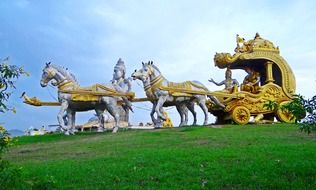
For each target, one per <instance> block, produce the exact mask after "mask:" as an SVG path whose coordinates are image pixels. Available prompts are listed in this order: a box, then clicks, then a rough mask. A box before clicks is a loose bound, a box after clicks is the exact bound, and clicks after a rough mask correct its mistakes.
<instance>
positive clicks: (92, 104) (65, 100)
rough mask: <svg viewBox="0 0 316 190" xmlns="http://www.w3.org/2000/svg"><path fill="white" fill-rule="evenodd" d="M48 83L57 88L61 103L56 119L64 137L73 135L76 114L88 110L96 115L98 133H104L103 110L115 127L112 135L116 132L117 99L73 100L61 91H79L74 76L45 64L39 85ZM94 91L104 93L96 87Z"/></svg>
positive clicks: (117, 122) (106, 97)
mask: <svg viewBox="0 0 316 190" xmlns="http://www.w3.org/2000/svg"><path fill="white" fill-rule="evenodd" d="M49 81H51V83H52V84H53V85H54V86H57V87H58V100H59V102H60V103H61V107H60V111H59V113H58V115H57V119H58V122H59V125H60V126H61V128H62V129H63V130H64V131H65V134H66V135H69V134H74V127H75V116H76V112H78V111H88V110H95V111H96V114H97V115H98V118H99V122H100V126H99V128H98V132H102V131H104V118H103V112H104V111H105V110H107V111H108V112H109V113H110V114H111V115H112V116H113V117H114V120H115V126H114V128H113V133H116V132H117V130H118V127H119V111H118V109H117V101H118V98H115V97H110V96H98V98H97V100H94V101H77V100H73V94H71V93H65V92H63V91H71V90H76V89H80V86H79V84H78V82H77V81H76V79H75V77H74V75H73V74H71V73H69V71H68V70H66V69H64V68H62V67H59V66H56V65H52V64H50V63H46V66H45V67H44V69H43V74H42V79H41V81H40V84H41V86H42V87H46V86H47V84H48V82H49ZM108 88H112V87H108ZM112 89H113V88H112ZM96 91H97V92H106V91H105V90H104V89H102V88H98V87H97V89H96ZM83 96H84V95H83ZM65 112H66V113H67V121H68V122H67V124H65V121H64V119H63V116H64V113H65Z"/></svg>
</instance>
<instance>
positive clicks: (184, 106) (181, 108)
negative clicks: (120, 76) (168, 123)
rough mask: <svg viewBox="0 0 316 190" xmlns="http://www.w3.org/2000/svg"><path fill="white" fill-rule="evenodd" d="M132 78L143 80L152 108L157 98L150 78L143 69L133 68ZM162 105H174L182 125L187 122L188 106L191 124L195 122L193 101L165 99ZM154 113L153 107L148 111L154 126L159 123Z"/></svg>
mask: <svg viewBox="0 0 316 190" xmlns="http://www.w3.org/2000/svg"><path fill="white" fill-rule="evenodd" d="M132 78H133V79H134V80H136V79H138V80H141V81H142V82H143V86H144V90H145V93H146V96H147V98H149V99H150V102H151V103H152V104H153V108H154V107H156V105H157V100H158V99H157V98H156V97H155V95H154V94H153V93H152V90H151V86H150V80H149V77H147V78H146V77H144V75H143V70H142V69H141V70H139V71H137V70H135V71H134V73H132ZM163 106H164V107H169V106H176V108H177V111H178V113H179V115H180V118H181V121H180V124H179V126H184V125H187V124H188V108H189V110H190V111H191V112H192V114H193V117H194V122H193V125H195V124H196V112H195V111H194V102H191V101H189V102H185V103H183V102H176V101H168V100H166V101H165V102H164V104H163ZM154 114H155V109H152V110H151V112H150V116H151V119H152V121H153V123H154V126H159V125H161V120H160V118H158V120H157V119H156V118H155V117H154Z"/></svg>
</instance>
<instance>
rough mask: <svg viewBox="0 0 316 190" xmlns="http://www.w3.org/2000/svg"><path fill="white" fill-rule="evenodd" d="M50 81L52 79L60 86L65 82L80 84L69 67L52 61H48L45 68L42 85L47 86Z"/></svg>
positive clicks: (55, 84) (52, 81) (53, 82)
mask: <svg viewBox="0 0 316 190" xmlns="http://www.w3.org/2000/svg"><path fill="white" fill-rule="evenodd" d="M49 81H51V83H52V85H54V86H60V85H62V84H64V83H65V82H71V83H73V84H76V85H77V84H78V83H77V80H76V78H75V76H74V75H73V74H71V73H70V72H69V71H68V69H65V68H63V67H60V66H56V65H52V64H51V63H50V62H49V63H46V65H45V67H44V69H43V74H42V79H41V82H40V84H41V86H42V87H46V86H47V84H48V82H49Z"/></svg>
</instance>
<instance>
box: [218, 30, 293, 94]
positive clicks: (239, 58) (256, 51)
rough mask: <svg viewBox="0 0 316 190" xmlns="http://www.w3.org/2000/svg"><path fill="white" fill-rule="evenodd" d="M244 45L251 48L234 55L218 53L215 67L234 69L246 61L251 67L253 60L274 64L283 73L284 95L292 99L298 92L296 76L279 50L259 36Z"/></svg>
mask: <svg viewBox="0 0 316 190" xmlns="http://www.w3.org/2000/svg"><path fill="white" fill-rule="evenodd" d="M244 43H246V46H249V48H248V49H247V50H245V51H236V53H235V54H234V55H231V54H230V53H216V54H215V56H214V62H215V65H216V66H218V67H219V68H226V67H230V68H233V67H234V66H236V67H238V64H239V63H240V62H243V61H246V60H247V61H248V64H249V65H251V62H249V61H253V60H262V59H263V60H267V61H270V62H273V63H274V64H275V65H276V66H277V67H278V68H279V69H280V71H281V75H282V86H281V87H282V89H283V91H284V93H285V94H286V96H287V97H289V98H292V97H293V94H295V90H296V82H295V76H294V74H293V71H292V69H291V68H290V67H289V65H288V64H287V62H286V61H285V60H284V59H283V57H281V56H280V55H279V53H280V52H279V48H278V47H275V46H274V45H273V43H272V42H270V41H268V40H265V39H263V38H261V37H260V35H259V34H258V35H256V37H255V39H253V40H249V41H247V42H244ZM240 48H241V47H240ZM272 76H273V75H272ZM268 77H269V78H268V79H269V80H268V81H267V82H269V81H271V82H272V80H271V75H270V74H269V75H268Z"/></svg>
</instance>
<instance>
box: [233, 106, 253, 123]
mask: <svg viewBox="0 0 316 190" xmlns="http://www.w3.org/2000/svg"><path fill="white" fill-rule="evenodd" d="M232 119H233V121H234V122H235V123H237V124H239V125H245V124H247V123H248V122H249V119H250V112H249V110H248V109H247V108H246V107H245V106H237V107H235V108H234V110H233V112H232Z"/></svg>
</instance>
